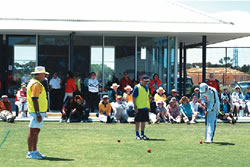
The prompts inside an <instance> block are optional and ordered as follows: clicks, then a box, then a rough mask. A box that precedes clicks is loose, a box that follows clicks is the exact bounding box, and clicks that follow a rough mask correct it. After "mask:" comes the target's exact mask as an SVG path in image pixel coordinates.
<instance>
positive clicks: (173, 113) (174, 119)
mask: <svg viewBox="0 0 250 167" xmlns="http://www.w3.org/2000/svg"><path fill="white" fill-rule="evenodd" d="M166 110H167V115H168V118H169V120H170V122H171V123H181V112H180V107H179V104H178V103H177V101H176V98H175V97H172V98H171V100H170V101H169V104H168V105H167V108H166Z"/></svg>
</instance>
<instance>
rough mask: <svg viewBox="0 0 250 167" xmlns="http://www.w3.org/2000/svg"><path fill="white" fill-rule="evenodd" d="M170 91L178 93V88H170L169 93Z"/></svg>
mask: <svg viewBox="0 0 250 167" xmlns="http://www.w3.org/2000/svg"><path fill="white" fill-rule="evenodd" d="M172 92H176V93H178V90H176V89H172V90H171V91H170V93H172Z"/></svg>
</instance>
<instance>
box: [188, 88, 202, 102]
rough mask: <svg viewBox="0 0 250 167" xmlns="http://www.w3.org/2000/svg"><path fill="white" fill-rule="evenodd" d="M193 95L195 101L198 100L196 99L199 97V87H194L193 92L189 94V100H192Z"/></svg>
mask: <svg viewBox="0 0 250 167" xmlns="http://www.w3.org/2000/svg"><path fill="white" fill-rule="evenodd" d="M194 96H195V97H196V102H198V99H199V98H200V89H199V88H195V89H194V93H192V95H191V96H190V101H192V100H193V97H194Z"/></svg>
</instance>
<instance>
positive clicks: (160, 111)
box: [156, 100, 167, 123]
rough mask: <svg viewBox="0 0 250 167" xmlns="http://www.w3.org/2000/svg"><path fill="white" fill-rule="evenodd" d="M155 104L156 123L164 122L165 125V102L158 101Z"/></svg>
mask: <svg viewBox="0 0 250 167" xmlns="http://www.w3.org/2000/svg"><path fill="white" fill-rule="evenodd" d="M156 104H157V107H156V113H157V115H156V119H157V121H156V123H158V122H160V121H161V120H162V121H163V122H164V123H167V110H166V108H165V107H164V105H165V102H164V101H163V100H158V101H157V102H156Z"/></svg>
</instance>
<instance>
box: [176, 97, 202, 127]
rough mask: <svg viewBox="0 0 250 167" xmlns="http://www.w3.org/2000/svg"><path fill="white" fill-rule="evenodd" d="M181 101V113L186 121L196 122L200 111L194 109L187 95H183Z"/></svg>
mask: <svg viewBox="0 0 250 167" xmlns="http://www.w3.org/2000/svg"><path fill="white" fill-rule="evenodd" d="M194 99H195V98H194ZM180 103H181V105H180V109H181V115H182V119H183V120H184V122H185V123H191V124H193V123H196V119H197V116H198V113H199V112H198V111H194V110H192V107H191V105H190V103H189V100H188V98H187V97H186V96H183V97H182V98H181V100H180Z"/></svg>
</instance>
